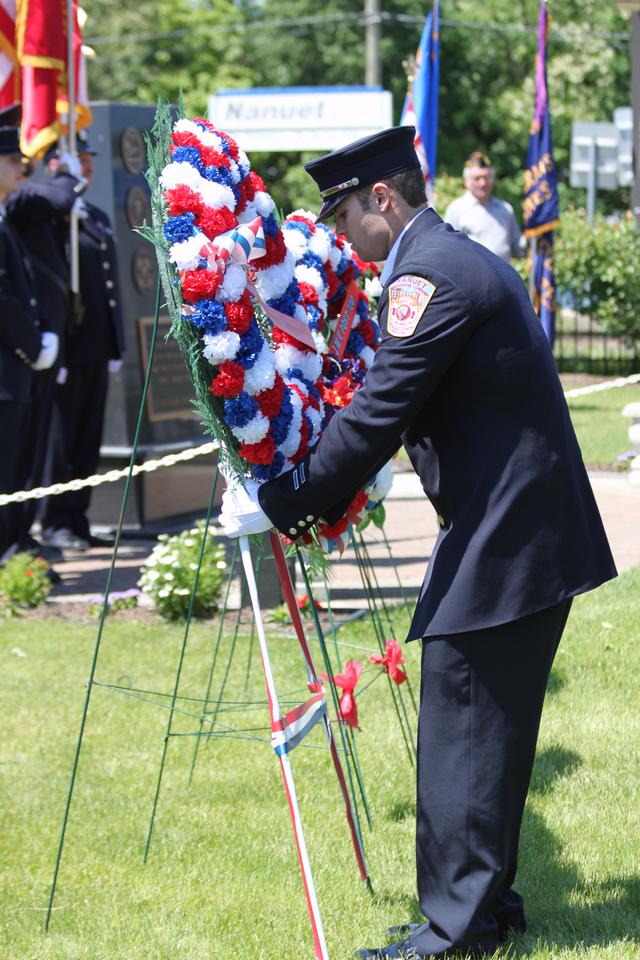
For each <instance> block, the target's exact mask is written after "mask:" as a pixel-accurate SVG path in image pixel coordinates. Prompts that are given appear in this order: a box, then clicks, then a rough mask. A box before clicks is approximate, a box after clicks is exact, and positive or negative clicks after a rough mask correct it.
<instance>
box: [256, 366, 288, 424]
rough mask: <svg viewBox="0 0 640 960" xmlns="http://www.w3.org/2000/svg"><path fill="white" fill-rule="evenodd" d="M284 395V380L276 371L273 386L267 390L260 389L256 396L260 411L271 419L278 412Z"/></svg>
mask: <svg viewBox="0 0 640 960" xmlns="http://www.w3.org/2000/svg"><path fill="white" fill-rule="evenodd" d="M283 396H284V380H283V379H282V377H281V376H280V374H279V373H276V378H275V380H274V383H273V386H272V387H270V388H269V389H268V390H262V391H261V392H260V393H259V394H257V396H256V400H257V401H258V406H259V407H260V413H262V414H264V416H265V417H268V418H269V420H272V419H273V418H274V417H277V415H278V414H279V413H280V408H281V406H282V398H283Z"/></svg>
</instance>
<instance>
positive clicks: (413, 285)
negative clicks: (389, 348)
mask: <svg viewBox="0 0 640 960" xmlns="http://www.w3.org/2000/svg"><path fill="white" fill-rule="evenodd" d="M435 292H436V288H435V286H434V285H433V284H432V283H431V282H430V281H429V280H425V279H424V277H416V276H414V275H413V274H407V275H406V276H404V277H399V278H398V280H396V281H395V282H394V283H392V284H391V286H390V287H389V317H388V320H387V333H389V334H391V336H392V337H410V336H411V334H412V333H413V331H414V330H415V328H416V327H417V326H418V321H419V320H420V317H421V316H422V314H423V313H424V312H425V310H426V309H427V306H428V305H429V301H430V300H431V297H432V296H433V295H434V293H435Z"/></svg>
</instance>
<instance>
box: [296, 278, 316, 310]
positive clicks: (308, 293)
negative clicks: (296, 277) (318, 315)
mask: <svg viewBox="0 0 640 960" xmlns="http://www.w3.org/2000/svg"><path fill="white" fill-rule="evenodd" d="M298 286H299V287H300V293H301V294H302V299H303V300H304V302H305V303H311V304H313V305H314V306H316V307H317V306H318V291H317V290H316V288H315V287H312V286H311V284H310V283H307V282H306V281H305V280H302V281H298Z"/></svg>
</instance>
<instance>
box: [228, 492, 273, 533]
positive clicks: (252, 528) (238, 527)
mask: <svg viewBox="0 0 640 960" xmlns="http://www.w3.org/2000/svg"><path fill="white" fill-rule="evenodd" d="M259 487H260V484H259V483H257V482H256V481H255V480H245V481H244V485H242V486H241V485H238V486H235V487H227V489H226V490H225V492H224V494H223V496H222V510H221V511H220V518H219V522H220V526H221V527H222V530H223V532H224V533H225V534H226V535H227V536H228V537H247V536H249V535H250V534H252V533H266V532H267V530H270V529H271V527H272V526H273V524H272V523H271V520H269V517H268V516H267V515H266V513H265V512H264V510H263V509H262V507H261V506H260V504H259V503H258V488H259Z"/></svg>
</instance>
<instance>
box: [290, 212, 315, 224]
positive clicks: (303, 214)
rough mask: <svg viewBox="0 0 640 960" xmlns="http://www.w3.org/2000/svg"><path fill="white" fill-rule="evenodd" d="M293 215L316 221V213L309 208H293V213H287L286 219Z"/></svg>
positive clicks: (312, 221)
mask: <svg viewBox="0 0 640 960" xmlns="http://www.w3.org/2000/svg"><path fill="white" fill-rule="evenodd" d="M293 217H304V218H305V220H311V223H315V222H316V215H315V213H311V211H310V210H302V209H299V210H294V211H293V213H290V214H289V216H288V217H287V220H291V219H292V218H293Z"/></svg>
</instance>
